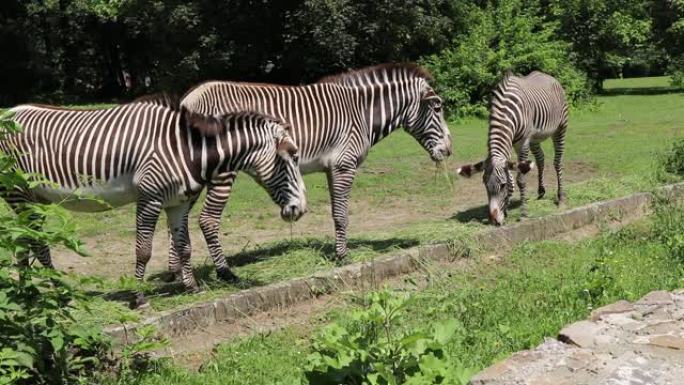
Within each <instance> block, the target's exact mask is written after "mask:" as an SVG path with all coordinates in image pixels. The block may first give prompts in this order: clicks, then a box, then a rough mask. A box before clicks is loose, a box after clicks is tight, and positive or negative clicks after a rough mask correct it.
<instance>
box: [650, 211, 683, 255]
mask: <svg viewBox="0 0 684 385" xmlns="http://www.w3.org/2000/svg"><path fill="white" fill-rule="evenodd" d="M654 206H655V207H654V208H655V210H654V211H655V216H654V219H653V235H654V237H655V238H656V240H658V241H660V242H661V243H662V244H663V245H664V246H665V248H666V249H667V251H668V252H669V254H670V257H671V258H674V259H675V260H677V261H679V262H682V263H684V203H682V202H673V201H670V200H668V199H665V198H656V201H655V203H654Z"/></svg>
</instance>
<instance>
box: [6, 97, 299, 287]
mask: <svg viewBox="0 0 684 385" xmlns="http://www.w3.org/2000/svg"><path fill="white" fill-rule="evenodd" d="M12 111H13V112H14V113H15V116H14V119H15V120H16V122H18V123H19V124H20V125H21V126H22V127H23V131H22V132H21V133H19V134H16V135H12V136H9V137H7V138H6V139H5V140H3V141H0V150H1V151H5V152H7V153H11V154H13V155H14V156H15V157H16V159H17V167H18V168H20V169H21V170H23V171H25V172H29V173H39V174H41V175H42V176H43V177H44V178H45V179H46V183H42V184H41V185H39V186H38V187H36V188H32V189H30V190H28V189H17V190H15V191H4V192H3V196H4V197H5V199H6V200H7V202H8V203H9V204H10V206H12V208H13V209H15V210H16V211H21V210H22V206H23V205H24V204H25V203H27V202H60V203H61V204H62V205H63V206H65V207H66V208H68V209H71V210H76V211H91V212H94V211H103V210H107V209H110V208H113V207H118V206H121V205H124V204H128V203H132V202H136V203H137V212H136V251H135V252H136V270H135V276H136V278H138V279H142V278H143V276H144V273H145V267H146V265H147V262H148V261H149V259H150V256H151V251H152V236H153V235H154V228H155V226H156V222H157V219H158V217H159V214H160V212H161V210H162V209H164V210H165V211H166V214H167V217H168V228H169V231H170V232H171V234H172V241H173V249H174V251H175V253H176V254H177V255H179V256H180V263H181V278H182V281H183V283H184V284H185V285H186V287H187V288H189V289H196V288H197V284H196V281H195V279H194V277H193V275H192V269H191V265H190V252H191V250H190V239H189V236H188V226H187V218H188V212H189V210H190V208H191V207H192V205H193V203H194V202H195V201H196V199H197V197H198V195H199V193H200V192H201V190H202V188H203V187H204V186H205V185H206V184H208V183H212V184H221V183H224V182H223V181H224V179H225V178H230V177H231V176H232V175H234V173H235V172H237V171H238V170H244V171H246V172H248V173H249V174H251V175H252V176H253V177H254V178H255V179H256V180H257V182H259V183H260V184H261V185H262V186H264V188H266V189H267V190H268V192H269V194H270V195H271V197H272V199H273V200H274V201H275V202H276V203H277V204H278V205H280V207H281V216H282V217H283V219H286V220H289V221H294V220H297V219H299V218H300V217H301V215H302V214H303V213H304V212H305V210H306V198H305V187H304V184H303V180H302V177H301V173H300V171H299V168H298V167H297V163H296V162H297V157H298V148H297V146H296V145H295V144H294V142H293V140H292V137H291V135H290V133H289V127H288V126H287V125H285V124H283V123H282V122H281V121H280V120H278V119H276V118H272V117H268V116H265V115H262V114H258V113H253V112H245V113H236V114H226V115H221V116H205V115H201V114H198V113H196V112H190V111H188V110H187V109H185V108H182V107H181V108H176V109H171V108H167V107H164V106H162V105H155V104H151V103H135V102H134V103H130V104H126V105H121V106H118V107H114V108H108V109H100V110H76V109H65V108H58V107H51V106H40V105H22V106H18V107H15V108H13V109H12ZM36 219H40V218H36ZM36 226H37V227H39V224H37V225H36ZM30 248H31V250H32V252H33V253H34V254H35V255H36V256H37V258H38V259H39V260H40V262H41V263H42V264H43V265H45V266H52V261H51V258H50V254H49V248H48V247H47V245H43V244H36V243H35V242H34V243H33V244H31V245H30Z"/></svg>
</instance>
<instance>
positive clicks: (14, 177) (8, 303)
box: [0, 113, 109, 385]
mask: <svg viewBox="0 0 684 385" xmlns="http://www.w3.org/2000/svg"><path fill="white" fill-rule="evenodd" d="M19 130H20V127H19V126H18V125H17V124H16V123H14V122H13V121H12V120H11V114H8V113H5V114H2V115H1V116H0V139H2V138H4V137H6V136H7V135H11V134H13V133H16V132H18V131H19ZM14 165H15V160H14V159H13V158H12V157H11V156H10V155H8V154H3V153H0V191H1V190H5V191H7V190H10V191H11V190H12V189H15V188H26V187H30V186H31V185H32V184H33V183H36V182H35V181H36V178H30V177H29V176H27V175H25V174H23V173H22V172H21V171H19V170H17V168H15V166H14ZM35 217H40V218H45V220H44V221H43V226H42V227H40V228H38V227H36V226H35V225H34V223H33V221H32V220H31V219H34V218H35ZM35 241H40V242H43V243H45V244H47V245H56V244H61V245H63V246H65V247H67V248H70V249H72V250H75V251H78V250H79V249H80V242H78V240H77V239H76V237H75V236H74V227H73V225H71V223H70V221H69V220H68V217H67V215H66V213H65V212H64V211H63V210H62V209H60V208H59V207H57V206H54V205H26V206H25V207H23V210H22V212H21V213H20V214H19V215H16V216H14V215H9V214H0V346H2V350H0V384H2V385H5V384H70V383H76V382H78V381H79V380H80V379H81V378H82V377H83V376H85V375H87V373H88V372H89V371H91V370H93V369H94V368H98V367H101V366H103V365H104V363H105V362H106V361H107V359H108V352H109V341H108V340H107V339H106V338H105V337H103V336H102V333H101V330H99V329H98V328H86V327H83V326H81V325H79V324H78V322H76V320H75V319H74V317H73V314H74V312H75V311H78V310H80V309H86V310H87V300H88V297H87V296H86V295H85V293H83V292H82V291H80V290H79V289H77V288H76V287H75V286H74V285H73V284H72V283H71V282H70V281H69V280H68V279H66V277H65V276H64V275H63V274H62V273H60V272H58V271H56V270H53V269H45V268H42V267H38V266H32V265H31V264H30V263H28V261H26V260H24V261H23V262H26V263H17V262H22V261H16V257H18V256H20V255H24V257H22V258H27V257H26V256H25V255H26V253H27V252H28V251H29V244H30V242H35Z"/></svg>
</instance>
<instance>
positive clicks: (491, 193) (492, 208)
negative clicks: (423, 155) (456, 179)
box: [456, 157, 534, 226]
mask: <svg viewBox="0 0 684 385" xmlns="http://www.w3.org/2000/svg"><path fill="white" fill-rule="evenodd" d="M533 168H534V162H530V161H522V162H518V163H515V162H511V161H509V160H507V159H504V158H500V157H494V158H492V157H488V158H487V159H486V160H484V161H482V162H479V163H476V164H473V165H466V166H462V167H460V168H459V169H458V170H457V171H456V172H457V173H458V174H459V175H461V176H465V177H470V176H472V175H473V174H475V173H478V172H483V171H484V174H483V175H482V182H483V183H484V185H485V189H486V190H487V200H488V201H489V220H490V221H491V223H492V224H494V225H497V226H501V225H503V223H504V219H505V217H506V214H507V211H508V202H509V201H510V199H511V196H512V195H513V190H514V188H515V184H514V183H513V175H512V173H511V171H512V170H516V169H517V170H518V172H520V173H522V174H527V173H528V172H529V171H530V170H532V169H533Z"/></svg>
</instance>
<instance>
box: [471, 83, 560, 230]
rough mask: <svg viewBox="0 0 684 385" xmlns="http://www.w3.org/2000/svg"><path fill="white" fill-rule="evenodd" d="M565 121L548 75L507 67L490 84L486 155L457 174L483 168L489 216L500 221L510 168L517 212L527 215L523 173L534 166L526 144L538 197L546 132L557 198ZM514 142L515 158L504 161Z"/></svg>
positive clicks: (507, 194)
mask: <svg viewBox="0 0 684 385" xmlns="http://www.w3.org/2000/svg"><path fill="white" fill-rule="evenodd" d="M567 126H568V104H567V102H566V98H565V92H564V91H563V87H562V86H561V85H560V83H559V82H558V81H557V80H556V79H554V78H553V77H552V76H550V75H547V74H544V73H541V72H537V71H535V72H532V73H530V74H529V75H527V76H525V77H519V76H514V75H512V74H510V73H508V74H506V75H505V76H504V79H503V80H502V81H501V82H500V83H499V84H498V85H497V86H496V88H495V89H494V92H493V96H492V102H491V113H490V118H489V139H488V157H487V159H486V160H485V161H482V162H480V163H478V164H476V165H472V166H465V167H462V168H461V169H459V173H460V174H462V175H466V176H470V175H471V174H472V173H473V172H474V171H484V184H485V186H486V188H487V195H488V199H489V216H490V219H491V220H492V222H493V223H495V224H499V225H500V224H502V223H503V221H504V217H505V214H506V209H507V206H508V202H509V199H510V196H511V195H512V193H513V189H514V183H513V177H512V175H511V170H514V169H517V170H518V175H517V178H516V180H517V183H518V186H519V188H520V198H521V201H522V207H521V210H522V215H523V216H525V215H527V197H526V184H525V174H526V173H527V172H529V171H530V170H531V169H532V168H534V166H535V165H534V163H532V162H529V161H528V156H529V152H530V150H531V151H532V154H533V155H534V157H535V160H536V162H537V166H538V168H539V189H538V197H539V198H540V199H541V198H542V197H543V196H544V194H545V193H546V188H545V185H544V152H543V151H542V148H541V145H540V143H541V142H542V141H544V140H546V139H547V138H549V137H551V138H552V140H553V145H554V151H555V159H554V166H555V168H556V173H557V176H558V203H559V204H560V203H562V202H563V199H564V197H565V195H564V192H563V163H562V160H563V151H564V147H565V132H566V129H567ZM514 148H515V151H516V153H517V154H518V163H517V164H515V163H513V162H511V161H510V158H511V156H512V151H513V149H514Z"/></svg>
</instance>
